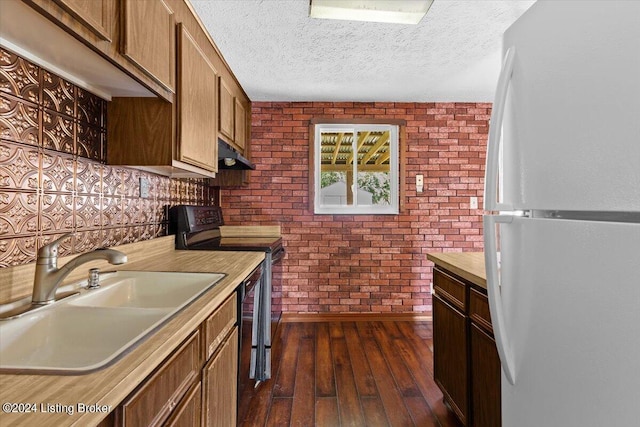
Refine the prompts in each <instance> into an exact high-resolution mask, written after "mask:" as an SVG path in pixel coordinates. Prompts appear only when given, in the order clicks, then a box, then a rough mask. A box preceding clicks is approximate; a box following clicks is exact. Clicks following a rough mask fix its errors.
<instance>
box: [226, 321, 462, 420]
mask: <svg viewBox="0 0 640 427" xmlns="http://www.w3.org/2000/svg"><path fill="white" fill-rule="evenodd" d="M276 344H277V345H276V347H275V349H274V351H275V355H274V359H275V363H274V366H273V378H272V379H271V380H269V381H267V382H265V383H263V384H261V385H260V387H259V388H258V389H257V391H256V393H255V394H254V395H253V397H252V398H251V399H250V400H249V399H245V400H244V401H242V402H241V405H247V406H248V408H247V406H245V408H247V415H246V417H245V418H244V420H239V421H238V425H241V426H320V427H333V426H366V427H374V426H442V427H445V426H452V427H458V426H459V424H458V423H457V421H456V419H455V417H454V416H453V415H452V414H451V413H450V412H449V411H448V410H447V409H446V407H445V406H444V403H443V401H442V393H441V392H440V390H439V389H438V387H437V386H436V384H435V383H434V381H433V355H432V349H433V344H432V329H431V322H414V321H381V322H371V321H357V322H323V323H283V324H281V325H280V328H279V330H278V334H277V338H276Z"/></svg>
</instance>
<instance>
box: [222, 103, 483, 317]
mask: <svg viewBox="0 0 640 427" xmlns="http://www.w3.org/2000/svg"><path fill="white" fill-rule="evenodd" d="M252 113H253V118H252V130H251V132H252V140H251V150H252V158H253V160H254V162H255V163H256V165H257V168H256V170H255V171H253V172H252V177H251V184H250V185H249V186H248V187H237V188H231V189H223V190H222V191H221V199H222V202H221V205H222V207H223V211H224V212H225V221H226V223H227V224H240V223H242V224H252V225H260V224H280V225H281V226H282V234H283V240H284V244H285V246H286V249H287V252H288V254H287V256H286V258H285V260H284V264H283V280H282V296H283V308H284V311H285V312H429V311H431V295H430V293H429V284H430V282H431V278H432V271H431V270H432V264H431V262H429V261H427V260H426V254H427V253H428V252H438V251H480V250H482V217H481V215H480V214H481V212H480V211H479V210H470V209H469V197H470V196H478V197H479V206H482V197H481V196H482V189H483V177H484V159H485V152H486V139H487V133H488V121H489V116H490V114H491V104H486V103H481V104H480V103H393V102H375V103H361V102H336V103H332V102H254V103H253V108H252ZM314 117H334V118H376V119H381V118H382V119H384V118H389V119H404V120H406V123H407V126H406V135H407V141H406V143H405V144H406V152H407V156H406V158H407V165H406V168H405V174H406V194H405V196H406V198H405V210H404V212H402V213H401V214H399V215H314V213H313V211H312V210H309V203H308V194H309V185H308V182H309V178H308V177H309V171H310V168H309V159H308V157H309V120H310V119H311V118H314ZM419 173H420V174H423V175H424V183H425V189H424V191H423V192H422V193H416V189H415V176H416V174H419Z"/></svg>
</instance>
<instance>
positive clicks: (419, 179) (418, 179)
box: [416, 175, 424, 193]
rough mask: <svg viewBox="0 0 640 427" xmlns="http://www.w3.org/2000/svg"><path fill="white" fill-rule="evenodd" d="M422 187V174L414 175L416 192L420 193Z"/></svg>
mask: <svg viewBox="0 0 640 427" xmlns="http://www.w3.org/2000/svg"><path fill="white" fill-rule="evenodd" d="M423 188H424V177H423V176H422V175H416V192H418V193H422V189H423Z"/></svg>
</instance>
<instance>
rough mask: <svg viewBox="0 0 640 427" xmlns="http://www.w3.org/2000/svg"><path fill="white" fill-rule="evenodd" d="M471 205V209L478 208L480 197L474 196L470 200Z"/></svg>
mask: <svg viewBox="0 0 640 427" xmlns="http://www.w3.org/2000/svg"><path fill="white" fill-rule="evenodd" d="M469 207H470V208H471V209H478V198H477V197H472V198H471V200H469Z"/></svg>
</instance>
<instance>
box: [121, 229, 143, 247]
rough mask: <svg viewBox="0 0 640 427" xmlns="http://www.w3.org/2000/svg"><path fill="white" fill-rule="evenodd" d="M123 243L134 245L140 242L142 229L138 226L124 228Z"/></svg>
mask: <svg viewBox="0 0 640 427" xmlns="http://www.w3.org/2000/svg"><path fill="white" fill-rule="evenodd" d="M121 230H122V241H121V242H122V243H121V244H123V245H124V244H127V243H134V242H137V241H138V237H139V236H140V234H141V230H140V227H138V226H133V227H122V229H121Z"/></svg>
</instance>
